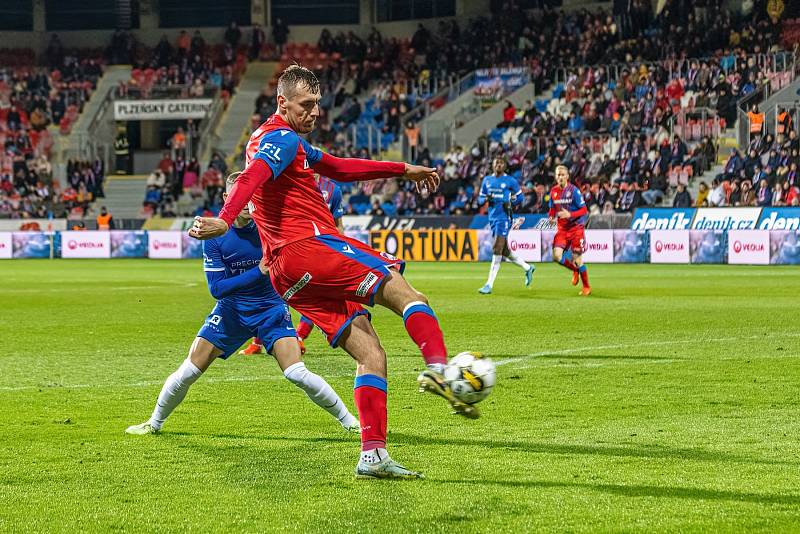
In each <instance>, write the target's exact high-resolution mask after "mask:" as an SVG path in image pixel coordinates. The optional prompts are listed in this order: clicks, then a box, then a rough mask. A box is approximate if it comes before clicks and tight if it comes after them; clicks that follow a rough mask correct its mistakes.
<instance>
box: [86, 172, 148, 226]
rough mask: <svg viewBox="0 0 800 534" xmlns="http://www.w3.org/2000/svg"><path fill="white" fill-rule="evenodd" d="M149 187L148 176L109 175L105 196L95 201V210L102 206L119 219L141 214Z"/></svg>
mask: <svg viewBox="0 0 800 534" xmlns="http://www.w3.org/2000/svg"><path fill="white" fill-rule="evenodd" d="M146 187H147V176H145V175H131V176H113V175H112V176H109V177H108V178H107V181H106V184H105V194H106V197H105V198H99V199H97V200H96V201H95V203H94V209H95V211H97V212H99V211H100V207H101V206H105V207H106V208H108V211H109V213H111V215H113V216H114V217H115V218H117V219H130V218H136V217H138V216H139V212H140V211H141V209H142V201H143V200H144V194H145V189H146Z"/></svg>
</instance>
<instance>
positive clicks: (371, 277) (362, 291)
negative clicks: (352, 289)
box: [356, 273, 378, 297]
mask: <svg viewBox="0 0 800 534" xmlns="http://www.w3.org/2000/svg"><path fill="white" fill-rule="evenodd" d="M377 281H378V275H377V274H375V273H369V274H368V275H367V276H366V278H364V280H362V282H361V283H360V284H358V289H356V296H359V297H365V296H366V295H367V293H368V292H369V289H370V288H371V287H372V286H374V285H375V282H377Z"/></svg>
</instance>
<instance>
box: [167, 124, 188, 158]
mask: <svg viewBox="0 0 800 534" xmlns="http://www.w3.org/2000/svg"><path fill="white" fill-rule="evenodd" d="M170 147H171V148H172V150H173V151H175V153H176V154H186V134H185V133H184V131H183V127H182V126H178V129H177V130H176V131H175V133H174V134H172V138H171V139H170Z"/></svg>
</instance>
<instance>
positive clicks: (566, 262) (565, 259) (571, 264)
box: [558, 257, 578, 271]
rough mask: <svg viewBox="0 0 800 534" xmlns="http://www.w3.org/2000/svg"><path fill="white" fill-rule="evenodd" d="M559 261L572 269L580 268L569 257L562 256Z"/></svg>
mask: <svg viewBox="0 0 800 534" xmlns="http://www.w3.org/2000/svg"><path fill="white" fill-rule="evenodd" d="M558 263H559V264H560V265H563V266H564V267H566V268H567V269H569V270H570V271H577V270H578V268H577V267H576V266H575V264H574V263H572V260H568V259H567V258H564V257H562V258H561V261H560V262H558Z"/></svg>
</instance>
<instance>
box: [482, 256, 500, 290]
mask: <svg viewBox="0 0 800 534" xmlns="http://www.w3.org/2000/svg"><path fill="white" fill-rule="evenodd" d="M502 262H503V256H500V255H498V254H495V255H493V256H492V266H491V267H489V279H488V280H487V281H486V285H488V286H489V287H494V280H495V278H497V273H498V272H500V264H501V263H502Z"/></svg>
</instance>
